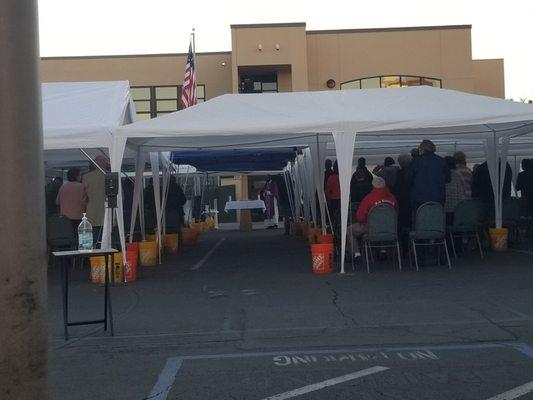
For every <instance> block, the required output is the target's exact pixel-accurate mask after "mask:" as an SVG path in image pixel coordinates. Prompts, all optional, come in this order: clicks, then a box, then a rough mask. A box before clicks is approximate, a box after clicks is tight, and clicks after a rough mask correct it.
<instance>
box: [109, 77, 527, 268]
mask: <svg viewBox="0 0 533 400" xmlns="http://www.w3.org/2000/svg"><path fill="white" fill-rule="evenodd" d="M356 133H357V141H356V142H355V151H356V152H357V148H358V145H359V143H361V144H363V143H365V142H378V143H386V144H389V145H390V144H393V143H396V142H399V141H407V142H410V141H419V140H420V139H421V138H430V139H435V140H442V141H449V142H451V143H461V142H463V141H466V140H469V141H474V142H475V143H474V145H477V146H479V149H480V150H482V149H483V142H484V141H485V140H486V139H491V140H490V141H489V142H488V147H487V151H488V152H490V153H491V154H492V155H493V156H494V155H495V154H500V153H501V152H499V148H500V147H501V146H502V140H503V139H504V138H514V137H516V136H521V135H527V134H531V133H533V107H531V106H530V105H527V104H520V103H514V102H511V101H507V100H502V99H495V98H490V97H485V96H478V95H473V94H468V93H462V92H457V91H453V90H445V89H437V88H431V87H426V86H421V87H406V88H400V89H394V90H383V89H367V90H346V91H326V92H297V93H276V94H258V95H254V94H228V95H223V96H220V97H218V98H215V99H212V100H210V101H208V102H206V103H202V104H199V105H196V106H194V107H190V108H187V109H185V110H183V111H179V112H176V113H172V114H168V115H166V116H163V117H160V118H156V119H153V120H149V121H140V122H137V123H135V124H132V125H129V126H127V127H122V128H119V129H118V130H117V132H116V134H117V136H119V137H122V138H124V139H127V141H128V143H129V144H131V145H134V146H139V147H141V148H142V149H144V150H145V151H163V150H172V149H187V148H194V149H213V148H243V147H266V146H269V147H272V146H273V145H274V144H279V145H283V146H302V147H306V146H309V145H310V144H311V143H313V142H316V140H317V136H318V140H319V142H332V135H335V142H336V144H337V145H336V146H335V149H336V154H337V158H338V159H339V161H340V162H341V163H342V167H341V181H346V176H349V171H351V165H352V162H351V158H352V157H353V149H352V151H351V153H350V154H349V155H348V154H347V149H342V148H339V143H341V142H342V143H344V142H345V140H344V139H346V144H347V146H348V148H352V142H351V141H352V140H353V138H355V135H356ZM341 138H342V139H341ZM348 141H350V143H348ZM530 148H531V147H530ZM345 153H346V154H345ZM339 156H340V157H339ZM491 157H492V156H491ZM498 157H499V156H498ZM341 158H342V160H341ZM348 158H350V162H348ZM302 167H303V165H302ZM491 168H492V174H493V176H496V175H495V174H496V173H497V172H496V169H495V168H497V163H491ZM304 171H305V173H312V171H311V170H309V169H305V168H297V169H296V176H298V174H299V173H302V172H304ZM343 176H344V178H343ZM299 178H300V179H299V181H300V182H299V183H300V184H301V187H302V195H303V198H304V204H305V207H304V215H305V216H306V218H308V217H307V216H308V215H309V203H310V201H309V198H308V193H307V190H306V186H307V185H306V183H308V182H306V180H305V179H303V177H302V176H300V177H299ZM348 184H349V182H348ZM343 186H346V185H345V184H344V185H343V184H342V183H341V188H342V187H343ZM341 190H342V203H343V207H342V208H343V214H346V213H347V209H346V210H344V209H345V206H344V204H347V201H348V198H347V197H346V196H347V191H346V188H345V189H344V190H343V189H341ZM500 217H501V215H500ZM344 219H345V218H343V220H344ZM497 223H499V224H501V218H500V220H499V221H498V220H497ZM344 225H345V224H343V226H344ZM343 231H344V233H343V237H342V238H341V239H342V241H341V243H344V241H345V228H343ZM342 271H344V269H342Z"/></svg>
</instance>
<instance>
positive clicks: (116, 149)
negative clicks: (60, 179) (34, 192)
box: [42, 81, 135, 250]
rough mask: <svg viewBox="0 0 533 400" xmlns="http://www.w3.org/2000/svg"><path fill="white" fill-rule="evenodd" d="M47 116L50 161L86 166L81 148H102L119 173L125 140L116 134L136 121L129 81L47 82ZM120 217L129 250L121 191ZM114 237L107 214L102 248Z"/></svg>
mask: <svg viewBox="0 0 533 400" xmlns="http://www.w3.org/2000/svg"><path fill="white" fill-rule="evenodd" d="M42 111H43V146H44V150H45V153H44V157H45V160H46V161H47V162H49V163H61V162H62V163H69V164H70V165H73V164H78V163H79V162H81V161H85V163H86V162H87V160H85V159H84V157H83V155H82V154H81V152H80V151H79V149H93V155H95V154H97V153H95V151H94V149H98V151H104V152H106V153H107V154H109V158H110V164H111V171H113V172H120V170H121V165H122V161H123V159H124V153H125V144H126V139H125V138H122V137H114V136H113V133H114V131H115V130H116V129H117V128H118V127H119V126H121V125H125V124H129V123H131V122H134V121H135V108H134V106H133V101H132V98H131V94H130V86H129V82H128V81H117V82H59V83H43V84H42ZM119 185H120V180H119ZM116 217H117V219H116V221H117V225H118V227H119V235H120V241H121V245H122V249H123V250H125V233H124V221H123V213H122V191H121V190H119V196H118V205H117V210H116ZM110 233H111V216H110V215H109V213H108V210H107V209H106V215H105V217H104V230H103V237H102V247H106V246H109V245H110V241H111V235H110Z"/></svg>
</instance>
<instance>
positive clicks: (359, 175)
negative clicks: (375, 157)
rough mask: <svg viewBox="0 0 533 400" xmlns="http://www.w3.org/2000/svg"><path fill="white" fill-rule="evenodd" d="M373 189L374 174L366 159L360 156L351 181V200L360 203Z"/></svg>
mask: <svg viewBox="0 0 533 400" xmlns="http://www.w3.org/2000/svg"><path fill="white" fill-rule="evenodd" d="M371 190H372V174H371V173H370V171H369V170H368V168H367V167H366V159H365V158H364V157H360V158H359V159H358V160H357V168H356V169H355V172H354V173H353V175H352V179H351V181H350V196H351V201H352V202H356V203H360V202H361V200H363V198H364V197H365V196H366V195H367V194H368V193H370V191H371Z"/></svg>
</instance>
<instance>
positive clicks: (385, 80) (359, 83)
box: [340, 75, 442, 90]
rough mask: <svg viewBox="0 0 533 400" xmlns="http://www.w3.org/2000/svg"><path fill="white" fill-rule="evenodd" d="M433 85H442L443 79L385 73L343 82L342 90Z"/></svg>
mask: <svg viewBox="0 0 533 400" xmlns="http://www.w3.org/2000/svg"><path fill="white" fill-rule="evenodd" d="M421 85H425V86H433V87H436V88H441V87H442V81H441V80H440V79H436V78H428V77H423V76H410V75H385V76H373V77H369V78H361V79H355V80H353V81H348V82H344V83H341V85H340V88H341V90H350V89H378V88H399V87H406V86H421Z"/></svg>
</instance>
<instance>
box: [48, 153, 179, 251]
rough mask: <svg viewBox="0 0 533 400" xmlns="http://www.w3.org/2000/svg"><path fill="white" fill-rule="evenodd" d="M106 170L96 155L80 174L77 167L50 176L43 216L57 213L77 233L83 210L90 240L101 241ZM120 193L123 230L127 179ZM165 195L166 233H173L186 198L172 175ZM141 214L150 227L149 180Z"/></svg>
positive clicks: (128, 211) (152, 213)
mask: <svg viewBox="0 0 533 400" xmlns="http://www.w3.org/2000/svg"><path fill="white" fill-rule="evenodd" d="M95 164H96V165H98V167H99V168H97V167H96V165H95ZM109 170H110V166H109V163H108V162H107V160H106V159H105V158H104V157H103V156H97V157H96V158H95V160H94V163H92V162H91V163H89V171H88V172H87V173H85V174H83V175H82V174H81V171H80V169H79V168H77V167H74V168H70V169H69V170H68V171H67V181H66V182H63V179H62V178H61V177H55V178H54V179H52V180H51V181H50V182H49V183H48V184H47V185H46V187H45V200H46V213H47V216H48V217H49V216H53V215H60V216H63V217H66V218H68V219H69V220H70V221H71V224H72V229H73V230H74V232H77V228H78V225H79V224H80V222H81V220H82V218H83V214H84V213H85V214H86V217H87V219H88V220H89V222H90V223H91V225H92V227H93V243H95V244H96V243H98V242H99V241H101V238H102V229H103V225H104V215H105V204H106V195H105V172H109ZM102 171H104V172H102ZM122 193H123V211H124V224H125V228H126V230H129V222H130V217H131V208H132V201H133V183H132V182H131V181H130V180H129V179H127V178H126V179H123V180H122ZM166 197H167V199H166V206H165V207H166V208H165V212H166V217H165V223H166V232H167V233H176V232H178V231H179V229H180V227H181V225H183V220H184V214H183V206H184V204H185V202H186V201H187V199H186V197H185V194H184V193H183V190H182V188H181V186H180V185H179V184H178V183H177V181H176V178H175V177H174V176H171V177H170V181H169V186H168V191H167V195H166ZM144 213H145V221H146V229H147V230H152V229H154V228H155V226H156V212H155V199H154V188H153V184H152V180H151V179H150V181H149V184H148V186H147V187H146V188H145V189H144Z"/></svg>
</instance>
